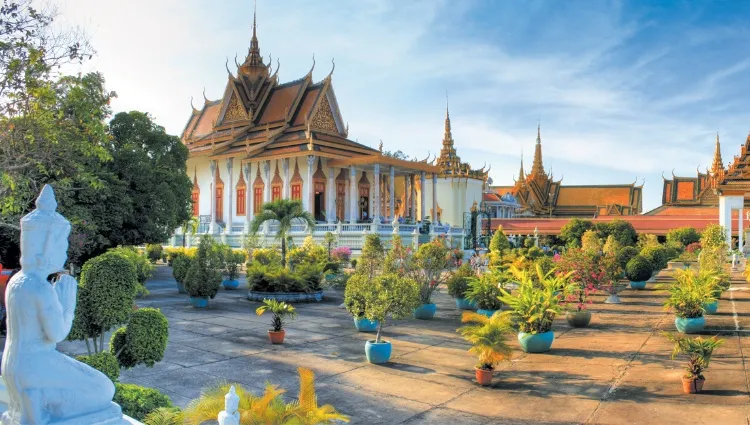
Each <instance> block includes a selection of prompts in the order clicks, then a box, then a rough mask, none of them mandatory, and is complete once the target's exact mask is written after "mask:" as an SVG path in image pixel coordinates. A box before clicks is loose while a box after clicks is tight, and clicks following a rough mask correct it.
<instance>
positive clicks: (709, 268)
mask: <svg viewBox="0 0 750 425" xmlns="http://www.w3.org/2000/svg"><path fill="white" fill-rule="evenodd" d="M726 262H727V248H726V245H720V246H714V245H711V244H707V246H706V248H705V249H703V250H702V251H701V255H700V262H699V264H700V266H699V270H700V273H709V274H712V275H713V277H714V279H713V284H714V289H713V291H712V292H713V298H714V301H713V302H707V303H706V304H704V306H703V307H704V310H705V312H706V313H707V314H716V312H717V310H718V309H719V301H718V300H719V298H721V294H722V292H724V291H726V290H727V289H729V286H730V279H729V273H728V272H727V271H726V270H725V267H724V266H725V264H726Z"/></svg>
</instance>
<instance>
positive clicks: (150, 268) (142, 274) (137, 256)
mask: <svg viewBox="0 0 750 425" xmlns="http://www.w3.org/2000/svg"><path fill="white" fill-rule="evenodd" d="M159 247H161V245H159ZM109 251H110V252H116V253H118V254H121V255H122V256H124V257H125V258H127V259H128V260H130V262H131V263H133V266H135V271H136V274H137V276H138V282H140V284H141V285H144V284H145V283H146V281H147V280H148V279H149V278H150V277H151V276H153V274H154V265H153V264H151V262H150V261H149V259H148V258H147V257H146V256H145V255H144V254H142V253H139V252H138V251H137V250H136V249H135V248H133V247H130V246H128V247H117V248H112V249H110V250H109ZM159 255H160V256H161V252H160V253H159Z"/></svg>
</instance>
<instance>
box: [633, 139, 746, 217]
mask: <svg viewBox="0 0 750 425" xmlns="http://www.w3.org/2000/svg"><path fill="white" fill-rule="evenodd" d="M736 160H737V158H736V157H735V161H736ZM725 177H727V169H726V168H725V167H724V162H723V161H722V159H721V142H720V141H719V135H718V134H717V135H716V148H715V150H714V158H713V161H712V163H711V167H710V168H707V169H706V172H705V173H701V172H700V171H698V172H697V175H696V177H677V176H675V175H674V174H672V178H671V179H666V178H663V177H662V179H663V180H664V183H663V187H662V205H660V206H659V207H657V208H654V209H653V210H651V211H648V212H646V213H645V215H693V216H709V217H716V215H717V214H718V212H719V195H718V188H719V185H720V184H721V182H722V181H723V180H724V179H725ZM748 205H749V206H750V204H748Z"/></svg>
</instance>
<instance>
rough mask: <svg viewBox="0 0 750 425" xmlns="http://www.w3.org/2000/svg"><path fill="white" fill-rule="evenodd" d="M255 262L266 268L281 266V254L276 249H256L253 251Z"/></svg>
mask: <svg viewBox="0 0 750 425" xmlns="http://www.w3.org/2000/svg"><path fill="white" fill-rule="evenodd" d="M253 261H257V262H259V263H261V264H263V265H266V266H268V265H272V264H281V253H279V251H278V250H276V249H274V248H256V249H255V250H253Z"/></svg>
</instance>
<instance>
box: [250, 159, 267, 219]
mask: <svg viewBox="0 0 750 425" xmlns="http://www.w3.org/2000/svg"><path fill="white" fill-rule="evenodd" d="M265 187H266V186H265V184H263V179H262V178H261V177H260V167H258V173H257V174H256V175H255V182H253V213H255V214H258V213H259V212H260V208H261V207H262V206H263V189H265Z"/></svg>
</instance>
